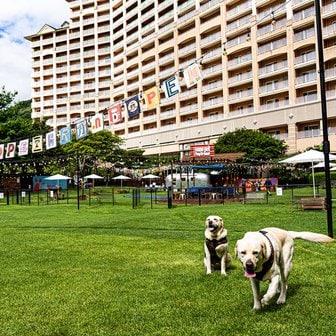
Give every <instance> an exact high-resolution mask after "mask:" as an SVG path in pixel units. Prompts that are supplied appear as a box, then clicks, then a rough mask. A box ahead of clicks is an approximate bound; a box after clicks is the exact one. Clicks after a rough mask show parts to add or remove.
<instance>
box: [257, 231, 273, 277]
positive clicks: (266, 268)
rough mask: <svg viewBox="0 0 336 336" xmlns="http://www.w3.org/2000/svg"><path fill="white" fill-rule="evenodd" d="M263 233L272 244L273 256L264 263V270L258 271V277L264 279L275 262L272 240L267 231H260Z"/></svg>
mask: <svg viewBox="0 0 336 336" xmlns="http://www.w3.org/2000/svg"><path fill="white" fill-rule="evenodd" d="M259 232H260V233H261V234H262V235H264V236H265V237H266V238H267V240H268V241H269V243H270V245H271V256H270V258H269V259H268V260H267V261H266V262H265V263H264V264H263V267H262V270H261V271H260V272H256V279H258V280H262V278H263V277H264V276H265V274H266V273H267V272H268V271H269V270H270V269H271V267H272V265H273V262H274V247H273V244H272V242H271V240H270V239H269V238H268V236H267V231H262V230H261V231H259Z"/></svg>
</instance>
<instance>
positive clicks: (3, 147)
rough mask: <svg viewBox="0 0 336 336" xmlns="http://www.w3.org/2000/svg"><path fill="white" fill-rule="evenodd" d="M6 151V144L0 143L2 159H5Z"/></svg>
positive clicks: (0, 157)
mask: <svg viewBox="0 0 336 336" xmlns="http://www.w3.org/2000/svg"><path fill="white" fill-rule="evenodd" d="M4 153H5V145H4V144H1V145H0V160H3V158H4Z"/></svg>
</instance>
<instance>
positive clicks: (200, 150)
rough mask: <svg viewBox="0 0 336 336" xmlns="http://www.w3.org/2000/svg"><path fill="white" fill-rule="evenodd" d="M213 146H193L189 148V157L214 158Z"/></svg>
mask: <svg viewBox="0 0 336 336" xmlns="http://www.w3.org/2000/svg"><path fill="white" fill-rule="evenodd" d="M214 154H215V150H214V145H194V146H190V157H200V156H214Z"/></svg>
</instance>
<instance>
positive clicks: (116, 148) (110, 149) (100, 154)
mask: <svg viewBox="0 0 336 336" xmlns="http://www.w3.org/2000/svg"><path fill="white" fill-rule="evenodd" d="M122 143H123V140H122V139H121V138H120V137H119V136H117V135H114V134H112V133H111V132H110V131H100V132H97V133H94V134H92V133H90V134H89V135H88V136H87V137H86V138H84V139H80V140H76V139H75V136H73V139H72V141H71V142H70V143H68V144H66V145H64V146H63V150H64V154H66V155H70V156H72V158H73V159H74V160H75V159H76V160H77V162H76V164H74V163H75V162H74V160H73V162H72V166H73V167H77V164H79V168H80V173H81V174H82V173H84V170H86V171H89V170H91V169H92V168H93V167H94V166H95V165H97V163H98V162H100V163H102V162H111V163H114V162H117V161H118V160H120V157H119V155H121V149H120V145H121V144H122ZM72 170H76V169H74V168H73V169H72Z"/></svg>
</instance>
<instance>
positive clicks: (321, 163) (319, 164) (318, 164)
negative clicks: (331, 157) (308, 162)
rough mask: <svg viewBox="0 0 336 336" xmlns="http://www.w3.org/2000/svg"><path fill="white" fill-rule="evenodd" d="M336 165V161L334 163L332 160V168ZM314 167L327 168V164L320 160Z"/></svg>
mask: <svg viewBox="0 0 336 336" xmlns="http://www.w3.org/2000/svg"><path fill="white" fill-rule="evenodd" d="M335 166H336V163H332V162H330V163H329V167H330V168H331V167H335ZM314 168H325V164H324V162H319V163H317V164H316V165H314Z"/></svg>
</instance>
